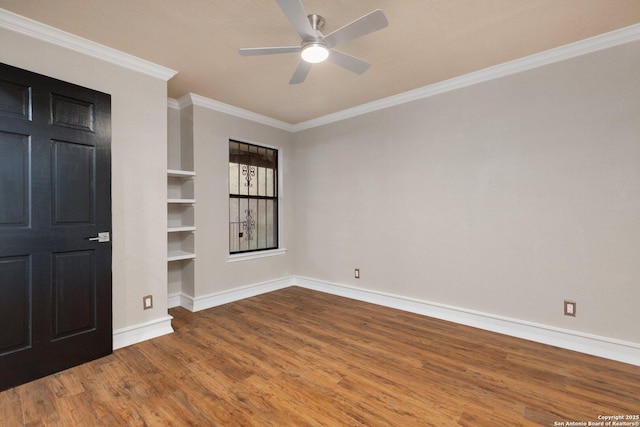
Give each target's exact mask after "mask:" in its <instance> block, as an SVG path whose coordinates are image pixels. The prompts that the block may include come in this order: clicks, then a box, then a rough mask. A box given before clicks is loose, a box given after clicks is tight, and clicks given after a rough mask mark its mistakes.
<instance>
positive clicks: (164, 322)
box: [113, 316, 173, 350]
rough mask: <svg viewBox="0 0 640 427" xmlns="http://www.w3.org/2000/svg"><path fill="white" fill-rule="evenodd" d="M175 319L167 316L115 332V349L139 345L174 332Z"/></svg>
mask: <svg viewBox="0 0 640 427" xmlns="http://www.w3.org/2000/svg"><path fill="white" fill-rule="evenodd" d="M171 319H173V317H171V316H166V317H162V318H160V319H156V320H152V321H150V322H145V323H139V324H137V325H133V326H128V327H126V328H122V329H116V330H115V331H113V349H114V350H117V349H119V348H122V347H127V346H129V345H133V344H137V343H139V342H142V341H146V340H150V339H152V338H157V337H160V336H162V335H166V334H170V333H172V332H173V328H172V327H171Z"/></svg>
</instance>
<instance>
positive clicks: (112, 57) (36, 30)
mask: <svg viewBox="0 0 640 427" xmlns="http://www.w3.org/2000/svg"><path fill="white" fill-rule="evenodd" d="M0 28H5V29H7V30H10V31H14V32H16V33H20V34H24V35H26V36H29V37H33V38H35V39H38V40H41V41H44V42H47V43H51V44H54V45H57V46H61V47H64V48H66V49H70V50H73V51H75V52H78V53H82V54H84V55H88V56H91V57H94V58H98V59H101V60H103V61H107V62H110V63H112V64H115V65H119V66H121V67H124V68H128V69H130V70H133V71H137V72H140V73H143V74H147V75H149V76H152V77H155V78H158V79H162V80H164V81H167V80H169V79H170V78H171V77H173V76H175V75H176V73H177V71H175V70H172V69H170V68H167V67H164V66H162V65H158V64H154V63H153V62H150V61H147V60H145V59H141V58H138V57H136V56H133V55H130V54H128V53H124V52H121V51H119V50H116V49H113V48H110V47H108V46H104V45H101V44H99V43H96V42H93V41H91V40H87V39H85V38H82V37H79V36H76V35H73V34H71V33H67V32H66V31H62V30H59V29H57V28H54V27H51V26H49V25H46V24H43V23H40V22H37V21H34V20H32V19H29V18H26V17H24V16H21V15H18V14H16V13H13V12H9V11H8V10H5V9H0Z"/></svg>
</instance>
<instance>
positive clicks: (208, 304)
mask: <svg viewBox="0 0 640 427" xmlns="http://www.w3.org/2000/svg"><path fill="white" fill-rule="evenodd" d="M292 282H293V281H292V278H291V277H284V278H281V279H276V280H269V281H266V282H261V283H256V284H253V285H248V286H242V287H239V288H234V289H230V290H228V291H222V292H215V293H212V294H208V295H203V296H200V297H196V298H194V297H192V296H190V295H185V294H179V297H180V304H178V305H180V306H182V307H184V308H186V309H187V310H191V311H193V312H195V311H200V310H206V309H207V308H212V307H217V306H219V305H223V304H228V303H230V302H234V301H239V300H241V299H245V298H250V297H254V296H257V295H260V294H265V293H267V292H273V291H277V290H278V289H283V288H287V287H289V286H291V284H292ZM175 295H176V294H172V297H173V300H172V303H175V298H176V297H175ZM170 307H171V305H170ZM174 307H176V306H174Z"/></svg>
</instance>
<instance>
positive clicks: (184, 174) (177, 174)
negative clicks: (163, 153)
mask: <svg viewBox="0 0 640 427" xmlns="http://www.w3.org/2000/svg"><path fill="white" fill-rule="evenodd" d="M167 175H168V176H170V177H173V178H184V179H189V178H193V177H194V176H196V173H195V172H194V171H183V170H178V169H169V170H167Z"/></svg>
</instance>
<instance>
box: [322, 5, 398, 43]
mask: <svg viewBox="0 0 640 427" xmlns="http://www.w3.org/2000/svg"><path fill="white" fill-rule="evenodd" d="M387 25H389V21H387V17H386V16H385V15H384V12H383V11H382V10H380V9H376V10H374V11H373V12H369V13H368V14H366V15H364V16H363V17H361V18H359V19H356V20H355V21H353V22H352V23H350V24H347V25H345V26H344V27H342V28H338V29H337V30H335V31H334V32H332V33H331V34H328V35H327V36H325V37H324V38H323V39H322V41H323V42H324V43H326V45H327V46H329V47H330V48H331V47H335V46H338V45H341V44H343V43H346V42H348V41H351V40H354V39H357V38H358V37H362V36H364V35H367V34H370V33H373V32H374V31H378V30H381V29H383V28H385V27H386V26H387Z"/></svg>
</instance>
